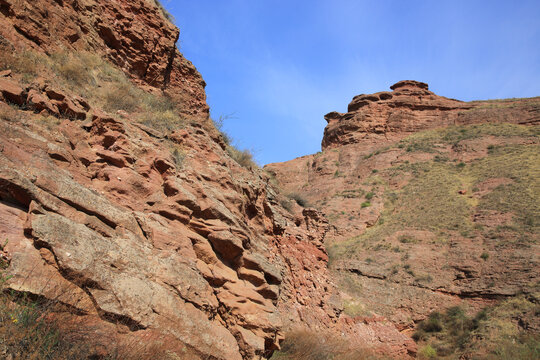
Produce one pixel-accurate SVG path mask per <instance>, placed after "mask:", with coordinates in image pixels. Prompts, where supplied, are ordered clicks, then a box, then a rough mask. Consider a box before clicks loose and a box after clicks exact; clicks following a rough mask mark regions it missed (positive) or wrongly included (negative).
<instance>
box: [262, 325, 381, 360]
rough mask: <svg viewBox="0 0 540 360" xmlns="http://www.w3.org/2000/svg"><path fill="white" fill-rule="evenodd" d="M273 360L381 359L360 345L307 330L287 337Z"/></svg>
mask: <svg viewBox="0 0 540 360" xmlns="http://www.w3.org/2000/svg"><path fill="white" fill-rule="evenodd" d="M271 359H272V360H375V359H380V358H379V357H377V356H375V355H374V354H372V353H371V352H370V351H368V350H365V349H361V348H360V347H359V346H358V344H352V343H349V342H347V340H346V339H344V338H339V337H336V336H332V335H329V334H321V333H320V332H319V333H314V332H311V331H307V330H296V331H292V332H290V333H289V334H287V335H286V336H285V341H284V342H283V344H282V346H281V350H280V351H277V352H275V353H274V355H273V356H272V358H271Z"/></svg>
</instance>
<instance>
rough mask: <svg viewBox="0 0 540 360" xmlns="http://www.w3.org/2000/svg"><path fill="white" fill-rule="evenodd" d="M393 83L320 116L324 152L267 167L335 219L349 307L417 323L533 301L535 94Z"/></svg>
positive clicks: (335, 248) (334, 263) (337, 266)
mask: <svg viewBox="0 0 540 360" xmlns="http://www.w3.org/2000/svg"><path fill="white" fill-rule="evenodd" d="M391 88H392V90H393V91H392V92H381V93H376V94H372V95H359V96H356V97H354V99H353V101H352V102H351V103H350V104H349V112H348V113H346V114H340V113H336V112H333V113H330V114H328V115H326V116H325V118H326V120H327V121H328V126H327V127H326V129H325V132H324V138H323V141H322V148H323V151H322V152H320V153H317V154H314V155H309V156H304V157H301V158H297V159H294V160H291V161H289V162H285V163H278V164H270V165H267V166H266V167H265V170H267V171H268V172H269V173H270V174H272V175H273V176H274V177H275V179H276V181H277V183H278V184H279V185H280V186H281V187H282V188H283V189H284V191H285V192H288V193H290V194H292V196H293V197H296V198H298V197H300V198H303V199H305V201H306V202H307V203H309V204H311V205H312V206H314V207H316V208H318V209H320V210H321V211H322V212H323V213H324V214H325V216H326V217H327V218H328V220H329V222H330V225H332V230H330V232H329V234H328V235H327V237H326V245H327V247H328V249H329V253H330V262H331V268H332V269H333V271H334V274H335V276H336V278H337V279H339V281H340V285H341V290H342V291H343V292H344V293H345V294H347V295H348V296H349V298H348V300H346V302H345V305H346V312H348V313H349V314H351V315H355V314H357V315H360V314H364V315H365V314H369V313H370V312H376V313H379V314H382V315H384V316H386V317H387V318H388V319H390V320H391V321H393V322H394V323H396V324H397V325H398V326H399V327H400V328H401V329H407V328H409V329H412V328H414V326H415V323H417V322H418V321H420V320H423V319H425V318H426V317H427V316H428V315H429V314H430V313H431V312H432V311H434V310H440V311H442V310H444V309H445V308H448V307H450V306H454V305H459V304H463V303H465V304H467V305H468V306H470V309H471V311H475V309H476V310H478V309H479V308H481V307H483V306H485V305H488V304H493V303H495V302H497V301H499V300H502V299H504V298H507V297H512V296H515V295H517V294H520V293H525V294H527V296H529V297H532V298H533V299H534V298H536V299H537V296H538V291H539V290H540V289H539V287H538V285H539V284H538V281H537V279H538V276H539V275H540V274H539V269H540V267H539V258H538V255H539V253H540V249H539V247H538V246H539V245H538V234H539V231H538V230H539V229H538V226H539V225H538V219H539V218H540V208H539V205H538V204H540V198H539V194H540V188H539V183H538V178H539V175H540V168H539V164H540V158H539V157H538V155H539V154H540V152H539V132H538V124H539V122H540V98H531V99H509V100H496V101H475V102H468V103H467V102H461V101H457V100H452V99H447V98H444V97H440V96H437V95H435V94H434V93H432V92H430V91H429V90H428V86H427V84H424V83H420V82H416V81H409V80H407V81H400V82H398V83H397V84H395V85H393V86H392V87H391ZM532 328H535V327H534V326H533V327H532Z"/></svg>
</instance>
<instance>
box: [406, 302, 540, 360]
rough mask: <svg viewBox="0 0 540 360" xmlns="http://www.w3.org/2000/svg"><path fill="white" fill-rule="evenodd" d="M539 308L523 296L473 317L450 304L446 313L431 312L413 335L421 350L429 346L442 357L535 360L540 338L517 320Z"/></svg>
mask: <svg viewBox="0 0 540 360" xmlns="http://www.w3.org/2000/svg"><path fill="white" fill-rule="evenodd" d="M538 311H539V307H538V305H537V304H534V303H532V302H530V301H529V300H527V299H525V298H524V297H517V298H513V299H509V300H506V301H504V302H502V303H501V304H499V305H496V306H494V307H488V308H485V309H483V310H481V311H479V312H477V313H476V314H475V315H474V316H471V315H468V314H467V312H466V309H465V308H463V307H459V306H456V307H451V308H449V309H447V310H446V311H445V313H444V314H442V313H439V312H433V313H431V314H430V315H429V317H428V318H427V319H426V320H424V321H422V322H421V323H419V324H418V326H417V330H416V332H415V333H414V335H413V338H414V339H415V340H416V341H417V342H419V344H420V345H422V347H421V349H424V348H426V347H428V346H429V347H431V348H432V349H433V350H434V351H435V354H436V355H437V358H441V359H455V358H460V357H467V355H472V354H474V355H476V356H478V355H480V358H482V359H484V358H485V359H535V358H538V356H539V355H540V337H538V336H533V335H530V333H529V334H527V333H526V332H525V331H524V330H523V328H522V327H520V326H519V325H518V322H516V321H515V319H516V318H527V317H528V318H529V319H531V318H532V317H534V316H535V315H534V314H535V313H537V312H538ZM432 353H433V352H432Z"/></svg>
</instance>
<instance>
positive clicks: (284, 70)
mask: <svg viewBox="0 0 540 360" xmlns="http://www.w3.org/2000/svg"><path fill="white" fill-rule="evenodd" d="M162 2H163V4H164V6H165V7H166V8H167V9H168V10H169V11H170V12H171V13H172V14H173V16H174V17H175V18H176V24H177V25H178V27H179V28H180V41H179V44H178V45H179V48H180V51H181V52H182V53H183V54H184V55H185V56H186V58H188V59H189V60H191V61H192V62H193V63H194V64H195V66H196V67H197V68H198V69H199V71H200V72H201V74H202V76H203V77H204V79H205V80H206V82H207V84H208V85H207V88H206V92H207V96H208V104H209V105H210V107H211V114H212V116H213V117H215V118H218V117H219V116H220V115H221V116H226V115H231V114H232V116H231V118H230V119H228V120H226V121H225V126H224V128H225V130H226V131H227V132H228V133H229V134H230V135H231V136H232V137H233V138H234V139H235V140H236V143H237V145H238V146H239V147H241V148H248V149H251V150H252V151H253V152H254V154H255V158H256V160H257V161H258V162H259V164H261V165H264V164H267V163H270V162H278V161H286V160H290V159H293V158H295V157H298V156H302V155H307V154H311V153H315V152H317V151H319V150H320V142H321V139H322V135H323V129H324V126H325V125H326V121H325V120H324V118H323V116H324V114H326V113H328V112H330V111H341V112H344V111H346V109H347V104H348V103H349V102H350V100H351V99H352V97H353V96H354V95H357V94H361V93H372V92H377V91H383V90H388V87H389V86H390V85H392V84H393V83H395V82H397V81H399V80H404V79H413V80H419V81H423V82H427V83H428V84H429V86H430V89H431V90H432V91H434V92H436V93H437V94H439V95H443V96H447V97H451V98H456V99H460V100H475V99H493V98H508V97H532V96H540V1H539V0H532V1H527V0H514V1H509V0H507V1H497V0H491V1H480V0H468V1H461V0H452V1H445V0H425V1H419V0H408V1H405V0H380V1H376V0H369V1H360V0H162Z"/></svg>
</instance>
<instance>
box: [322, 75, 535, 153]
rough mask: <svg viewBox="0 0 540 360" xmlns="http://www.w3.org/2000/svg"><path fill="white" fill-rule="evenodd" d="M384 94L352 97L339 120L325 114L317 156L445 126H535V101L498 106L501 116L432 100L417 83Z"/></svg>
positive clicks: (490, 109) (483, 105) (478, 106)
mask: <svg viewBox="0 0 540 360" xmlns="http://www.w3.org/2000/svg"><path fill="white" fill-rule="evenodd" d="M390 89H392V91H391V92H389V91H383V92H378V93H375V94H369V95H365V94H362V95H357V96H355V97H354V98H353V100H352V101H351V102H350V104H349V106H348V110H347V113H345V114H342V113H338V112H331V113H329V114H326V115H325V117H324V118H325V119H326V121H327V122H328V125H327V126H326V128H325V129H324V137H323V140H322V148H323V150H324V149H330V148H335V147H339V146H342V145H346V144H353V143H357V144H360V143H361V144H373V143H379V144H380V143H381V142H384V141H387V140H391V141H395V140H397V139H399V138H400V137H403V136H404V135H407V134H411V133H414V132H417V131H420V130H425V129H433V128H436V127H441V126H448V125H463V124H474V123H484V122H512V123H518V124H538V123H539V122H540V110H539V108H538V104H537V102H538V101H537V100H522V101H512V100H508V101H504V102H500V103H499V105H501V106H500V107H504V108H505V111H503V112H501V111H498V109H500V107H497V106H491V105H492V103H489V102H482V101H475V102H469V103H466V102H463V101H458V100H454V99H448V98H445V97H442V96H439V95H436V94H434V93H433V92H431V91H429V88H428V84H426V83H423V82H419V81H413V80H403V81H399V82H397V83H396V84H394V85H392V86H391V87H390ZM514 104H515V105H516V106H515V107H514V106H513V105H514Z"/></svg>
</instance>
